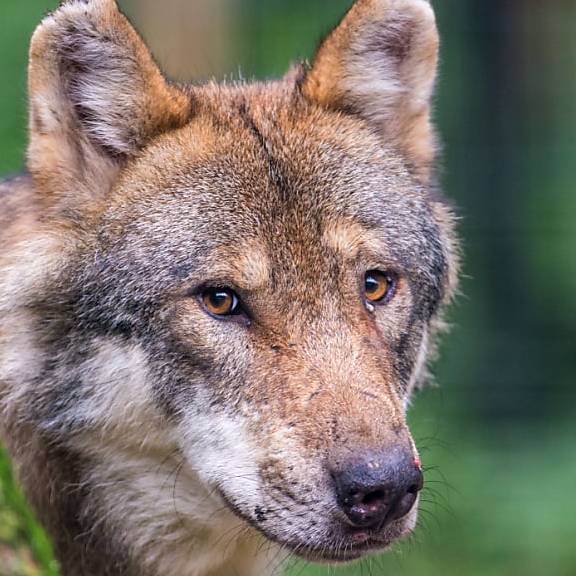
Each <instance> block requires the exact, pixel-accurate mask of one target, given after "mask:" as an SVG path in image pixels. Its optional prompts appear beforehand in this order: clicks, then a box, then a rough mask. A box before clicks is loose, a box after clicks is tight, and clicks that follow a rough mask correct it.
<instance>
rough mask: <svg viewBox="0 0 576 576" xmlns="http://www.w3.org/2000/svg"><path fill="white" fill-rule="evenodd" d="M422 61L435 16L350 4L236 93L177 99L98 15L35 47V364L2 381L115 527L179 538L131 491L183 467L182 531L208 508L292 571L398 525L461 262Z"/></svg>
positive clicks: (52, 22) (380, 544)
mask: <svg viewBox="0 0 576 576" xmlns="http://www.w3.org/2000/svg"><path fill="white" fill-rule="evenodd" d="M437 51H438V36H437V32H436V26H435V20H434V15H433V11H432V8H431V6H430V4H429V3H428V2H427V1H426V0H358V2H356V3H355V4H354V6H353V7H352V8H351V9H350V11H349V12H348V13H347V14H346V16H345V17H344V19H343V21H342V22H341V24H340V25H339V26H338V27H337V28H336V29H335V30H334V31H333V32H332V33H331V34H330V35H329V36H328V37H327V38H326V39H325V41H324V42H323V43H322V45H321V46H320V48H319V50H318V52H317V55H316V57H315V60H314V61H313V63H312V64H311V65H310V66H301V67H297V68H295V69H294V70H292V71H291V72H290V73H289V74H288V75H287V76H286V78H284V79H282V80H281V81H278V82H273V83H262V84H250V85H246V84H238V85H237V84H234V85H215V84H209V85H205V86H194V87H179V86H175V85H172V84H170V83H168V82H167V81H166V80H165V79H164V78H163V76H162V75H161V73H160V71H159V70H158V68H157V67H156V65H155V63H154V61H153V60H152V58H151V56H150V54H149V52H148V51H147V49H146V48H145V46H144V44H143V43H142V41H141V39H140V38H139V37H138V35H137V34H136V33H135V31H134V30H133V29H132V27H131V26H130V25H129V23H128V22H127V20H126V19H125V18H124V16H123V15H121V13H120V12H119V11H118V9H117V7H116V5H115V3H114V2H113V1H112V0H87V1H80V0H76V1H68V2H65V3H64V4H63V5H62V6H61V8H60V9H59V10H57V11H56V12H55V13H54V14H53V15H51V16H50V17H48V18H47V19H46V20H45V21H44V22H43V24H42V25H41V26H40V28H39V29H38V31H37V32H36V34H35V36H34V39H33V43H32V50H31V61H30V147H29V153H28V160H29V170H30V172H31V174H32V177H33V180H34V186H35V202H36V206H37V210H38V218H37V225H35V226H34V227H33V228H31V229H30V230H29V231H28V232H27V233H26V238H25V240H24V241H22V242H21V245H20V247H19V248H18V249H17V250H16V249H15V252H14V254H17V256H14V257H13V258H12V260H11V261H10V265H9V269H10V274H7V275H6V280H5V281H4V286H3V288H2V291H3V301H4V304H3V313H4V316H5V318H6V319H7V320H6V322H8V325H9V323H10V322H13V323H14V326H15V328H14V329H16V328H18V331H19V333H20V334H21V333H22V330H24V329H26V330H27V334H29V337H28V342H27V346H28V349H29V350H30V351H33V353H32V352H30V353H29V354H27V358H28V360H30V358H33V360H31V361H28V362H27V364H26V367H25V369H24V368H23V367H22V366H20V367H19V364H18V362H16V361H12V362H4V364H3V367H2V375H1V377H0V379H1V380H3V382H5V383H6V384H5V386H6V387H7V388H8V389H13V392H11V394H9V395H8V396H7V397H8V398H9V401H5V404H6V406H7V411H8V412H10V410H11V406H16V405H17V404H18V403H19V405H20V406H21V407H20V408H19V409H18V414H19V415H18V418H19V419H20V421H26V422H27V423H28V424H29V425H31V426H32V427H33V428H34V429H35V430H36V431H37V432H38V434H39V435H40V436H41V437H42V438H44V439H46V440H47V443H48V444H49V445H50V446H55V445H56V446H59V447H60V448H62V449H64V450H69V451H71V452H72V453H74V454H79V455H81V457H82V460H81V461H82V464H81V465H79V470H80V472H79V475H80V477H81V479H82V481H83V482H86V483H90V482H92V483H93V485H94V486H95V487H99V488H98V489H99V490H100V491H101V492H102V493H104V492H105V491H106V489H107V488H106V486H105V484H106V482H105V481H104V480H106V479H108V480H110V479H112V480H113V481H110V482H109V485H110V486H112V485H113V486H112V487H111V488H110V491H112V490H115V491H116V494H119V493H120V492H121V490H122V489H124V490H125V493H126V494H131V495H132V496H131V497H125V498H124V500H122V498H121V497H120V496H118V497H117V499H116V500H114V499H113V498H112V497H109V498H108V502H114V503H115V506H116V509H117V510H116V512H117V513H119V512H118V508H122V506H123V507H124V511H123V514H124V517H123V520H122V522H123V524H122V526H123V527H124V528H123V530H124V532H126V533H128V532H130V533H132V534H134V533H136V532H137V531H138V530H140V532H141V533H144V532H145V530H144V528H142V526H143V525H144V524H146V522H148V523H150V524H152V523H153V522H154V516H155V515H156V516H157V517H158V518H160V519H164V520H159V519H158V518H157V519H156V520H157V522H161V521H164V522H165V525H166V526H168V525H170V521H169V520H168V516H169V514H170V513H171V512H172V511H173V510H172V509H170V510H165V509H161V507H160V506H159V505H158V502H163V501H164V500H163V498H164V497H163V496H162V495H161V492H162V489H163V490H164V491H167V492H169V493H170V496H171V495H172V494H171V491H172V484H171V483H169V484H167V485H165V486H164V487H163V486H161V485H159V484H154V482H152V481H151V480H150V481H149V482H148V483H146V482H145V481H144V480H143V478H144V477H145V476H146V475H147V474H148V475H150V474H152V472H153V470H152V469H153V468H154V466H156V467H158V465H159V464H158V463H161V462H163V461H164V460H165V459H166V458H170V457H172V456H174V455H176V456H174V457H175V458H176V459H177V461H178V462H179V463H180V464H179V465H180V471H181V479H182V480H181V482H182V484H181V485H180V488H179V490H180V491H181V492H182V494H181V499H182V508H181V509H180V510H179V512H180V514H181V515H184V516H185V515H186V514H189V515H190V517H195V518H196V519H198V518H199V517H200V516H201V515H202V514H203V515H204V516H203V518H204V521H205V522H206V523H209V521H208V518H209V517H210V515H211V514H215V511H216V510H219V509H220V507H222V506H224V507H225V510H226V512H225V513H226V514H229V515H234V516H235V517H239V518H241V519H242V521H243V522H246V523H248V524H249V525H250V526H251V527H252V528H253V529H255V530H256V531H257V532H258V533H261V534H263V535H265V536H266V537H267V538H268V539H270V540H273V541H276V542H278V543H280V544H282V545H283V546H285V547H287V548H289V549H291V550H292V551H294V552H296V553H299V554H301V555H303V556H305V557H306V558H310V559H314V560H330V561H345V560H350V559H354V558H357V557H359V556H361V555H362V554H364V553H366V552H368V551H372V550H379V549H382V548H384V547H386V546H388V545H389V544H390V543H391V542H393V541H394V540H395V539H397V538H399V537H402V536H405V535H407V534H408V533H409V532H410V531H411V530H412V529H413V527H414V525H415V521H416V514H417V512H416V508H417V506H416V502H417V498H418V492H419V490H420V489H421V487H422V477H421V470H420V464H419V460H418V454H417V450H416V447H415V445H414V442H413V441H412V438H411V435H410V433H409V430H408V428H407V424H406V419H405V418H406V409H407V405H408V401H409V398H410V395H411V392H412V391H413V389H414V388H415V386H417V385H418V384H419V382H420V381H421V379H422V377H423V374H424V366H425V360H426V356H427V350H428V347H429V342H430V340H431V338H432V337H433V336H434V333H435V332H436V330H437V327H438V324H439V318H440V314H441V311H442V308H443V306H444V305H445V304H446V302H448V300H449V299H450V297H451V295H452V293H453V292H454V288H455V284H456V280H455V278H456V267H457V263H456V247H455V239H454V232H453V219H452V217H451V214H450V211H449V209H448V208H447V207H446V206H445V204H444V203H443V202H442V200H441V199H440V198H439V196H438V195H437V194H436V191H435V182H434V175H433V161H434V156H435V142H434V134H433V131H432V128H431V124H430V106H431V96H432V91H433V86H434V80H435V74H436V63H437ZM5 266H6V269H8V265H5ZM24 268H26V270H33V271H35V273H27V274H26V275H21V274H19V273H18V271H19V270H22V269H24ZM10 278H12V280H9V279H10ZM10 282H12V284H11V283H10ZM8 318H9V319H11V320H8ZM3 345H4V347H5V349H7V348H9V347H10V345H11V344H10V339H9V337H5V338H4V344H3ZM14 345H15V344H14ZM5 357H6V358H7V357H8V355H7V354H6V355H5ZM16 384H18V386H16ZM16 388H18V390H17V391H15V390H16ZM10 399H11V400H10ZM128 460H130V461H131V462H133V461H140V462H147V463H150V464H149V466H148V468H146V466H144V465H140V466H138V467H136V469H137V473H136V472H133V474H132V476H130V474H129V472H128V471H127V469H126V468H123V469H122V468H121V466H122V464H121V463H122V462H126V461H128ZM153 462H155V463H156V464H152V463H153ZM115 467H116V468H115ZM115 469H122V470H123V472H122V473H117V474H116V473H115V472H114V470H115ZM98 474H100V476H98ZM115 474H116V475H115ZM136 476H138V478H136ZM103 478H104V480H103ZM187 479H188V480H190V482H189V484H188V485H189V486H195V487H196V488H194V489H197V490H202V491H203V492H202V493H203V494H204V496H205V499H204V500H203V501H202V505H201V506H200V505H199V504H198V502H197V501H194V505H190V506H188V507H187V506H186V502H192V495H186V494H185V490H186V488H185V487H186V485H187V484H186V482H187ZM192 479H193V480H192ZM135 486H136V487H135ZM182 486H183V487H182ZM190 490H192V488H190ZM146 491H148V493H149V500H148V502H152V504H150V506H149V508H148V509H147V512H146V513H144V512H140V513H139V515H137V518H136V512H134V514H135V516H134V517H135V518H136V520H135V519H131V517H130V514H129V513H128V512H127V511H128V510H132V511H134V510H133V502H136V501H138V498H143V496H142V495H143V493H144V492H146ZM188 497H189V498H190V499H189V500H187V498H188ZM166 499H167V500H169V498H166ZM106 500H107V497H102V501H106ZM154 501H156V505H154V504H153V503H154ZM118 502H122V505H118ZM134 506H135V505H134ZM166 506H167V507H168V508H172V504H171V503H169V504H167V505H166ZM109 507H113V506H112V505H109ZM88 508H89V506H88V507H87V509H88ZM199 508H202V510H203V512H202V514H201V513H200V512H199ZM146 514H148V516H146ZM113 515H114V510H112V513H111V514H108V516H107V517H110V516H113ZM166 530H167V528H166ZM143 538H144V537H142V538H141V539H143ZM126 540H127V537H126ZM128 544H130V543H128Z"/></svg>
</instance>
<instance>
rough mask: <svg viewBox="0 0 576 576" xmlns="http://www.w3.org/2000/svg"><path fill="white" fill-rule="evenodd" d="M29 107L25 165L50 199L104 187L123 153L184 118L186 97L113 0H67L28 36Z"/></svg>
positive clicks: (85, 196)
mask: <svg viewBox="0 0 576 576" xmlns="http://www.w3.org/2000/svg"><path fill="white" fill-rule="evenodd" d="M29 107H30V110H29V116H30V145H29V149H28V165H29V170H30V172H31V173H32V175H33V177H34V178H35V180H36V181H37V184H38V188H39V190H41V192H42V194H43V195H44V196H49V197H50V199H49V204H50V205H54V204H62V203H64V204H68V203H70V202H74V201H76V202H78V201H79V202H84V201H90V200H91V199H93V198H94V197H97V196H99V195H102V194H105V193H106V192H107V191H108V189H109V187H110V186H111V184H112V182H113V180H114V178H115V176H116V175H117V172H118V169H119V167H121V166H122V163H123V162H125V161H126V159H127V158H129V157H132V156H134V155H136V154H137V153H138V152H139V151H140V150H141V149H142V148H143V147H144V146H146V144H147V143H149V142H150V140H151V139H152V138H154V137H155V136H157V135H159V134H161V133H162V132H164V131H167V130H170V129H172V128H176V127H178V126H181V125H183V124H184V123H185V122H186V121H187V119H188V117H189V111H190V99H189V98H188V97H187V96H185V95H184V94H183V93H182V92H181V91H180V90H178V89H176V88H175V87H172V86H170V85H169V84H168V83H167V82H166V81H165V80H164V78H163V77H162V74H161V73H160V71H159V70H158V68H157V66H156V64H155V63H154V61H153V59H152V57H151V55H150V53H149V51H148V50H147V48H146V46H145V45H144V43H143V42H142V40H141V39H140V37H139V36H138V34H137V33H136V31H135V30H134V29H133V28H132V26H131V25H130V24H129V22H128V21H127V20H126V18H125V17H124V16H123V15H122V14H121V13H120V11H119V10H118V8H117V6H116V3H115V1H114V0H67V1H65V2H63V3H62V5H61V6H60V8H58V10H56V12H54V13H53V14H52V15H50V16H48V17H47V18H46V19H45V20H44V22H42V24H41V25H40V26H39V27H38V29H37V30H36V32H35V34H34V36H33V39H32V46H31V50H30V66H29ZM72 195H74V197H75V198H74V199H72V198H71V196H72Z"/></svg>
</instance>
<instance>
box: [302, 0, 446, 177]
mask: <svg viewBox="0 0 576 576" xmlns="http://www.w3.org/2000/svg"><path fill="white" fill-rule="evenodd" d="M438 44H439V41H438V32H437V29H436V22H435V17H434V12H433V10H432V7H431V5H430V3H429V2H428V1H427V0H358V1H357V2H356V3H355V4H354V6H353V7H352V8H351V9H350V11H349V12H348V14H347V15H346V16H345V17H344V20H343V21H342V22H341V23H340V25H339V26H338V27H337V28H336V29H335V30H334V31H333V32H332V34H331V35H329V36H328V37H327V39H326V40H325V41H324V42H323V44H322V45H321V46H320V48H319V50H318V53H317V55H316V59H315V62H314V64H313V65H312V68H311V69H310V71H309V73H308V75H307V77H306V79H305V80H304V83H303V85H302V90H303V93H304V95H305V96H306V97H307V98H308V99H309V100H312V101H314V102H317V103H318V104H320V105H322V106H324V107H327V108H330V109H334V110H341V111H344V112H352V113H354V114H358V115H360V116H362V117H364V118H365V119H366V120H368V121H369V122H370V123H372V125H373V126H374V127H375V128H376V129H377V130H378V131H379V132H380V133H381V135H382V137H383V138H384V139H385V140H386V141H388V142H391V143H392V144H393V145H396V146H397V147H398V148H399V149H400V150H401V151H402V152H403V153H404V154H405V156H406V158H407V159H408V161H409V162H410V163H411V164H412V165H413V167H414V168H415V170H416V171H417V173H418V174H419V175H420V176H421V177H422V178H424V179H427V178H429V176H430V169H431V164H432V161H433V159H434V155H435V139H434V133H433V130H432V127H431V123H430V110H431V98H432V92H433V88H434V82H435V78H436V67H437V60H438Z"/></svg>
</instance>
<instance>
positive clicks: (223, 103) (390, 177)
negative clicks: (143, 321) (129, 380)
mask: <svg viewBox="0 0 576 576" xmlns="http://www.w3.org/2000/svg"><path fill="white" fill-rule="evenodd" d="M206 92H207V94H206V95H204V102H205V104H204V105H200V106H199V107H198V109H197V111H196V113H195V115H194V117H193V118H192V119H191V120H190V122H189V123H188V124H187V125H186V126H185V127H183V128H180V129H178V130H176V131H173V132H170V133H168V134H165V135H163V136H161V137H159V138H158V139H157V140H156V141H155V142H154V143H152V145H150V146H149V147H148V148H147V149H146V150H145V151H144V153H143V154H142V155H141V156H140V157H139V158H137V159H136V160H135V161H134V162H132V163H131V164H130V165H129V166H128V167H127V169H126V170H125V171H124V172H123V174H122V176H121V177H120V179H119V181H118V183H117V184H116V186H115V190H114V191H113V193H112V194H111V195H110V196H109V197H108V198H107V199H106V206H105V208H103V214H102V219H101V221H100V223H99V238H100V248H103V249H104V250H106V251H110V252H112V253H114V254H115V255H117V256H118V257H120V256H121V255H122V254H124V255H125V256H126V257H127V258H129V259H130V261H131V262H135V263H139V264H141V265H142V266H144V267H148V266H150V265H153V266H154V269H155V270H156V271H159V270H160V269H165V273H166V274H168V273H169V272H171V273H172V275H173V276H180V277H185V276H186V275H187V274H188V273H190V272H192V271H194V270H196V269H198V268H200V272H202V270H201V269H202V267H206V268H207V269H212V270H213V269H214V267H215V266H217V264H218V263H222V262H223V261H225V260H226V259H228V260H230V261H233V262H234V263H237V262H239V260H243V267H244V268H245V269H246V270H248V274H246V275H247V276H250V275H251V274H252V275H254V281H255V282H256V280H257V279H258V277H263V276H264V277H265V276H266V275H268V274H271V273H272V272H273V271H274V269H275V268H276V267H282V264H283V263H284V264H286V265H290V266H291V267H292V268H293V267H294V261H295V260H294V257H295V255H296V256H299V260H302V261H303V262H304V261H305V263H306V266H307V267H311V266H313V265H314V264H322V262H321V261H322V260H325V259H326V256H327V255H328V254H334V253H336V255H337V256H338V257H339V259H340V260H344V261H345V260H350V259H354V258H355V257H356V256H358V255H359V254H360V253H362V252H364V253H369V254H371V256H372V257H373V258H374V259H378V260H379V261H380V262H378V263H388V264H389V265H390V266H393V267H397V268H402V269H403V271H405V272H406V273H412V274H415V275H420V276H423V277H424V276H427V277H429V279H430V280H433V281H434V282H435V283H438V282H440V283H442V278H443V276H444V275H445V274H446V267H447V262H446V257H445V249H444V247H443V241H442V233H441V228H440V226H439V223H438V221H437V218H436V217H435V214H434V204H435V203H436V202H437V200H436V198H435V197H434V196H433V194H432V192H431V191H430V190H429V189H427V188H426V187H425V186H424V185H423V184H422V183H421V182H420V181H419V180H418V179H417V178H416V177H414V175H413V174H411V172H410V170H409V167H408V166H407V164H406V162H405V161H404V159H403V158H402V156H401V154H399V153H398V152H397V151H396V150H394V148H393V147H387V146H386V145H385V143H383V142H382V139H381V138H380V136H379V135H378V134H376V133H374V132H373V131H372V130H371V129H370V127H369V126H368V125H367V124H366V123H365V122H364V121H363V120H361V119H357V118H354V117H350V116H347V115H343V114H340V113H338V112H329V111H326V110H324V109H321V108H319V107H317V106H314V105H311V104H309V103H308V102H306V101H304V100H303V99H301V98H299V97H298V95H297V93H296V92H291V91H287V90H282V89H279V88H278V87H276V86H262V87H258V88H256V89H252V90H250V91H246V90H237V89H234V88H229V89H226V88H222V87H218V88H216V87H210V88H208V89H206ZM194 98H195V100H196V101H197V102H202V94H201V93H200V94H198V93H197V94H195V95H194ZM382 261H384V262H382ZM250 271H251V272H250ZM205 272H208V270H205ZM261 279H262V278H261ZM421 280H425V278H421Z"/></svg>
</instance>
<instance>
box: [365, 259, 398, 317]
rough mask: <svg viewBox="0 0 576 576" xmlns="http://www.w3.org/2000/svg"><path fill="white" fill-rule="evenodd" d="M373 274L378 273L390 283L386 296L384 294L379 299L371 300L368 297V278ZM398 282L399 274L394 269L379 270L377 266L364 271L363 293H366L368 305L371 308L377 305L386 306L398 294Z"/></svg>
mask: <svg viewBox="0 0 576 576" xmlns="http://www.w3.org/2000/svg"><path fill="white" fill-rule="evenodd" d="M371 274H377V275H379V276H383V277H384V278H385V279H386V282H387V283H388V290H387V291H386V293H385V294H384V296H382V298H380V299H379V300H369V299H368V298H367V297H366V280H367V279H368V277H369V276H370V275H371ZM398 282H399V275H398V274H397V273H396V272H394V271H393V270H378V269H377V268H372V269H370V270H367V271H366V272H365V273H364V279H363V284H362V293H363V295H364V300H365V303H366V306H368V307H369V308H370V307H375V306H385V305H386V304H389V303H390V301H391V300H392V299H393V298H394V296H396V292H397V290H398Z"/></svg>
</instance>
